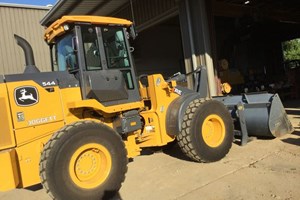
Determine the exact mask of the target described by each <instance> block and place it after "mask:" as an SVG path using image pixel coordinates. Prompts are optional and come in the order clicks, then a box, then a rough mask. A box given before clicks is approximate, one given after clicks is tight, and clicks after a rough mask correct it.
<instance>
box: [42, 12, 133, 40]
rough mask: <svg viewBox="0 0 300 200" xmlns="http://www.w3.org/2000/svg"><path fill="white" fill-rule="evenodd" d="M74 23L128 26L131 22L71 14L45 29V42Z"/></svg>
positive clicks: (60, 33)
mask: <svg viewBox="0 0 300 200" xmlns="http://www.w3.org/2000/svg"><path fill="white" fill-rule="evenodd" d="M75 23H89V24H101V25H114V26H125V27H129V26H131V25H132V22H131V21H129V20H126V19H120V18H114V17H101V16H89V15H72V16H63V17H62V18H60V19H58V20H56V21H55V22H53V23H52V24H51V25H50V26H49V27H48V28H47V29H46V30H45V34H44V39H45V41H46V42H47V43H52V42H53V39H54V38H55V37H57V36H60V35H62V34H63V33H64V32H65V31H66V30H65V28H64V26H65V25H67V24H75Z"/></svg>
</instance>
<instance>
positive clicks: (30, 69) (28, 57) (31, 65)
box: [14, 34, 40, 73]
mask: <svg viewBox="0 0 300 200" xmlns="http://www.w3.org/2000/svg"><path fill="white" fill-rule="evenodd" d="M14 37H15V40H16V41H17V44H18V45H19V46H20V47H21V48H22V49H23V51H24V55H25V70H24V73H36V72H40V70H39V69H38V68H37V67H36V66H35V62H34V56H33V51H32V48H31V46H30V44H29V43H28V42H27V41H26V40H25V39H24V38H22V37H20V36H18V35H16V34H14Z"/></svg>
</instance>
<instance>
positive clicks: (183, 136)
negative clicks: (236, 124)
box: [177, 99, 233, 162]
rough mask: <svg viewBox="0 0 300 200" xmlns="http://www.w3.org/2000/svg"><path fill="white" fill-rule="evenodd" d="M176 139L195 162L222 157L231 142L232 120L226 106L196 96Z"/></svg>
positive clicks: (216, 159)
mask: <svg viewBox="0 0 300 200" xmlns="http://www.w3.org/2000/svg"><path fill="white" fill-rule="evenodd" d="M177 141H178V144H179V146H180V148H181V150H182V151H183V153H184V154H185V155H187V156H188V157H189V158H191V159H192V160H194V161H197V162H214V161H218V160H220V159H222V158H223V157H225V155H226V154H227V153H228V152H229V149H230V148H231V146H232V141H233V121H232V119H231V116H230V114H229V112H228V110H227V108H226V107H225V106H224V105H223V104H222V103H221V102H218V101H215V100H204V99H195V100H194V101H192V102H191V103H190V104H189V106H188V108H187V109H186V112H185V115H184V118H183V122H182V130H181V131H180V133H179V135H178V136H177Z"/></svg>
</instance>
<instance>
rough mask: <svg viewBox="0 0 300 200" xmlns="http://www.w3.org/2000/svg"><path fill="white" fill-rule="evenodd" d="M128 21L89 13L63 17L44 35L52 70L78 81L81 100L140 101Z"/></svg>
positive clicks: (110, 102)
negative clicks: (65, 72) (89, 14)
mask: <svg viewBox="0 0 300 200" xmlns="http://www.w3.org/2000/svg"><path fill="white" fill-rule="evenodd" d="M130 26H131V22H129V21H127V20H122V19H116V18H108V17H94V16H93V17H91V16H65V17H63V18H61V19H60V20H58V21H56V22H55V23H54V24H52V25H51V26H50V27H49V28H48V29H47V30H46V34H45V40H46V41H47V43H48V44H49V45H50V49H51V58H52V70H53V71H68V72H69V73H72V74H74V76H75V77H76V78H77V79H78V80H79V82H80V85H81V91H82V96H83V99H91V98H93V99H97V100H98V101H99V102H101V103H102V104H103V105H105V106H111V105H117V104H121V103H122V104H123V103H130V102H136V101H140V96H139V90H138V86H137V81H136V77H135V71H134V67H133V62H132V58H131V55H130V51H129V43H128V39H129V34H128V32H127V29H128V28H130Z"/></svg>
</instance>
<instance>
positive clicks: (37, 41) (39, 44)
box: [0, 5, 51, 74]
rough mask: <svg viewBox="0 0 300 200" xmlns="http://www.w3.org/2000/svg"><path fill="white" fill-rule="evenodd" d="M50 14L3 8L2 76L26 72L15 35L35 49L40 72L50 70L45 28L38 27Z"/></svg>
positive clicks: (0, 22) (0, 9)
mask: <svg viewBox="0 0 300 200" xmlns="http://www.w3.org/2000/svg"><path fill="white" fill-rule="evenodd" d="M47 11H48V10H47V9H42V8H24V7H10V6H2V5H0V74H15V73H22V72H23V70H24V65H25V58H24V54H23V50H22V49H21V48H20V47H19V46H18V45H17V44H16V42H15V40H14V36H13V35H14V34H17V35H19V36H21V37H23V38H25V39H26V40H27V41H28V42H29V43H30V44H31V45H32V48H33V52H34V57H35V62H36V65H37V67H38V68H39V69H40V70H41V71H48V70H50V69H51V67H50V58H49V49H48V46H47V45H46V43H45V42H44V40H43V32H44V28H43V27H42V26H41V25H40V24H39V21H40V20H41V19H42V17H43V16H44V15H45V14H46V12H47Z"/></svg>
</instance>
